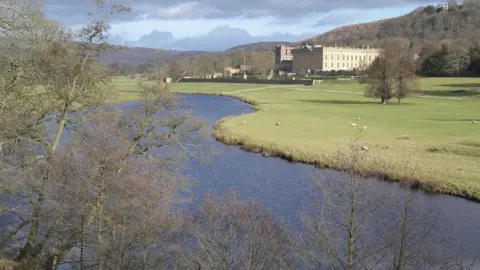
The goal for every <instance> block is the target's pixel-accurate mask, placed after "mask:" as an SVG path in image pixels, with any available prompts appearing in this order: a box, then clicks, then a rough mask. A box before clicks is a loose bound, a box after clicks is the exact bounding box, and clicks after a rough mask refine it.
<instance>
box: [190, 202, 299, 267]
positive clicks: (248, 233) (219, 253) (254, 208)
mask: <svg viewBox="0 0 480 270" xmlns="http://www.w3.org/2000/svg"><path fill="white" fill-rule="evenodd" d="M188 231H189V232H190V233H189V234H190V237H189V238H187V240H188V239H191V240H192V241H193V244H192V245H193V246H191V247H190V248H189V250H188V251H187V254H186V255H185V258H188V259H186V260H185V262H187V263H188V265H187V267H188V268H192V269H193V268H196V269H291V268H292V267H293V266H294V265H293V256H292V253H291V246H292V242H291V239H290V236H289V234H288V232H287V230H286V228H285V227H284V226H283V225H280V224H278V223H277V222H276V221H275V220H274V218H273V217H272V215H271V214H269V213H267V212H266V211H264V210H262V209H261V208H260V207H259V206H258V205H257V204H254V203H244V202H241V201H239V200H238V198H237V195H236V194H235V193H232V194H228V195H225V196H223V197H221V198H218V199H216V198H213V197H212V196H211V195H210V196H208V197H207V199H206V201H205V202H204V203H203V206H202V207H201V210H200V212H199V213H198V215H196V216H195V217H194V218H193V220H192V222H191V224H190V225H189V230H188Z"/></svg>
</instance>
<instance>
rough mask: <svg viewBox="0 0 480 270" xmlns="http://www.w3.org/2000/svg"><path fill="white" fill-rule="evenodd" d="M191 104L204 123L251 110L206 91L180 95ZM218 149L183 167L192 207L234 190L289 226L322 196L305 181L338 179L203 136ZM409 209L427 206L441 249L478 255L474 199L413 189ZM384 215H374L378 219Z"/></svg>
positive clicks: (387, 187) (382, 185) (386, 186)
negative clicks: (436, 223)
mask: <svg viewBox="0 0 480 270" xmlns="http://www.w3.org/2000/svg"><path fill="white" fill-rule="evenodd" d="M182 96H183V97H184V98H185V99H186V101H187V102H188V103H189V104H191V105H192V109H193V111H194V112H195V114H196V115H197V116H199V117H201V118H204V119H206V120H208V122H209V124H210V126H211V125H213V124H214V123H215V122H216V121H218V120H220V119H221V118H223V117H225V116H235V115H240V114H242V113H244V112H253V111H252V109H251V107H250V106H249V105H248V104H246V103H244V102H241V101H238V100H236V99H232V98H228V97H218V96H207V95H194V94H191V95H190V94H187V95H182ZM205 144H208V145H210V146H212V147H214V148H215V149H216V150H218V151H219V153H218V154H217V155H215V156H214V157H213V160H212V161H211V162H209V163H206V164H204V163H201V162H198V161H195V160H193V161H191V162H190V164H189V166H188V168H186V169H185V173H186V174H187V175H190V176H193V177H194V178H196V179H197V180H198V185H197V186H195V187H194V188H193V194H194V196H195V197H194V200H193V202H192V204H191V205H192V206H197V205H198V204H199V203H200V202H201V201H202V199H203V198H204V196H205V194H206V193H213V194H217V195H221V194H223V193H225V192H228V191H232V190H236V191H237V192H238V194H239V197H240V199H242V200H253V201H257V202H259V203H260V205H261V206H262V207H263V208H264V209H266V210H268V211H270V212H272V213H273V214H274V216H275V217H276V218H277V219H278V220H280V221H283V222H286V223H287V224H289V226H290V228H292V229H293V230H296V229H300V227H301V222H300V213H302V212H305V211H309V210H311V209H312V207H313V206H314V205H315V204H318V203H319V202H321V200H322V194H320V193H319V192H317V191H315V190H313V189H312V184H311V181H312V179H313V178H314V177H317V176H318V175H319V173H321V174H322V175H323V176H326V177H330V178H334V179H335V178H338V179H340V178H341V176H342V175H341V174H340V173H339V172H335V171H330V170H321V171H319V170H318V169H316V168H314V167H313V166H310V165H305V164H296V163H290V162H287V161H284V160H282V159H279V158H271V157H269V158H265V157H263V156H262V155H260V154H256V153H248V152H245V151H243V150H241V149H239V148H238V147H235V146H228V145H224V144H223V143H221V142H217V141H215V140H214V139H213V138H210V139H208V140H207V141H205ZM373 185H375V188H374V189H375V190H376V192H374V193H375V194H371V196H372V197H375V196H383V195H392V194H399V193H400V192H402V189H401V188H400V187H399V186H398V184H394V183H387V182H380V181H374V183H373ZM413 194H414V197H415V208H416V209H417V210H425V211H430V209H431V208H432V207H434V209H435V216H436V217H437V218H438V221H440V222H441V225H442V231H441V234H442V236H444V237H445V239H447V240H448V242H445V243H448V244H445V246H443V247H442V249H445V250H451V249H458V248H459V247H460V245H461V246H462V247H463V251H462V252H463V255H466V256H467V257H472V256H476V255H478V254H480V204H478V203H475V202H471V201H468V200H465V199H461V198H457V197H453V196H448V195H432V194H425V193H424V192H421V191H414V192H413ZM381 218H385V217H379V220H380V219H381Z"/></svg>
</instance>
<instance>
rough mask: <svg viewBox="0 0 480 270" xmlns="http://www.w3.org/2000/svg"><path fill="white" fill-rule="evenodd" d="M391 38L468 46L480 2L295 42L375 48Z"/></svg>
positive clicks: (478, 32)
mask: <svg viewBox="0 0 480 270" xmlns="http://www.w3.org/2000/svg"><path fill="white" fill-rule="evenodd" d="M392 37H401V38H407V39H410V40H412V41H413V42H414V44H415V45H419V44H423V43H424V42H425V41H433V42H435V41H444V40H451V41H454V42H457V43H463V44H465V46H468V44H471V42H474V41H478V40H479V38H480V1H479V0H470V1H465V3H464V4H462V5H450V7H449V9H448V11H446V10H442V9H441V8H438V7H436V6H424V7H420V8H417V9H415V10H414V11H412V12H410V13H408V14H406V15H403V16H400V17H395V18H391V19H385V20H380V21H375V22H370V23H362V24H355V25H349V26H344V27H340V28H336V29H334V30H331V31H329V32H326V33H324V34H321V35H317V36H314V37H312V38H309V39H307V40H304V41H302V42H299V43H304V42H308V43H310V44H332V45H333V44H337V45H357V44H365V45H375V44H379V43H380V42H381V41H383V40H386V39H389V38H392Z"/></svg>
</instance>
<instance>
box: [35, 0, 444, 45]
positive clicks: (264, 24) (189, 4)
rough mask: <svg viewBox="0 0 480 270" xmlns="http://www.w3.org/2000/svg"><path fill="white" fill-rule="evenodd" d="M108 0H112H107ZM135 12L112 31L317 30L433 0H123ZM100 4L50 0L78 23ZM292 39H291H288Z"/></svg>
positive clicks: (52, 8)
mask: <svg viewBox="0 0 480 270" xmlns="http://www.w3.org/2000/svg"><path fill="white" fill-rule="evenodd" d="M105 1H108V0H105ZM116 2H117V3H119V4H124V5H127V6H130V7H131V8H132V12H131V13H130V14H128V15H123V16H120V17H118V18H116V19H115V20H113V21H112V29H111V35H112V36H116V38H117V39H118V38H120V37H121V38H122V39H124V40H127V41H135V40H138V39H140V38H142V37H143V36H146V35H149V34H150V33H151V32H152V31H154V30H156V31H159V32H170V33H171V34H172V36H173V38H175V39H183V38H187V37H201V36H205V35H208V34H209V33H210V32H211V31H212V30H213V29H215V28H217V27H222V26H228V27H232V28H239V29H244V30H246V31H247V32H248V33H249V34H250V35H251V36H272V35H274V34H275V33H289V34H291V37H288V38H291V39H295V38H296V36H297V35H298V37H303V36H305V35H316V34H321V33H323V32H326V31H328V30H331V29H333V28H336V27H338V26H342V25H348V24H354V23H360V22H368V21H374V20H378V19H383V18H389V17H395V16H399V15H402V14H405V13H408V12H410V11H412V10H413V9H415V8H417V7H418V6H421V5H428V4H439V3H440V2H441V1H431V0H117V1H116ZM93 7H94V6H93V5H92V4H91V3H89V0H45V6H44V9H43V10H44V12H45V14H46V16H47V18H50V19H55V20H58V21H61V22H62V23H64V24H65V25H67V26H68V27H78V26H80V25H82V23H84V22H85V21H86V20H87V18H88V17H87V15H86V14H87V13H88V12H89V11H90V10H92V8H93ZM285 41H290V40H285Z"/></svg>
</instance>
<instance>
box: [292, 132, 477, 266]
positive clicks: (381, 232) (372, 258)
mask: <svg viewBox="0 0 480 270" xmlns="http://www.w3.org/2000/svg"><path fill="white" fill-rule="evenodd" d="M362 145H363V144H362V143H360V142H359V141H358V138H357V139H355V140H354V141H353V142H352V143H351V151H350V153H348V154H339V155H338V156H336V157H334V162H337V163H336V167H339V168H343V170H342V173H343V174H344V175H346V176H341V177H339V178H335V177H319V178H316V179H314V187H315V188H316V189H317V190H319V191H320V192H321V194H322V200H323V201H322V203H320V204H319V205H318V207H317V209H316V210H314V212H313V213H307V214H305V215H304V216H303V222H304V225H305V228H306V232H305V233H302V234H301V235H300V237H299V240H300V241H299V247H298V255H299V258H300V259H301V261H303V262H305V264H306V265H307V266H308V267H310V268H312V269H319V268H321V269H394V270H400V269H474V268H473V267H475V266H476V262H475V260H469V259H465V257H464V256H462V255H461V254H449V252H448V251H446V250H445V245H446V244H448V243H447V242H446V239H445V238H444V231H443V230H445V228H443V227H442V224H443V223H442V220H440V219H439V216H440V215H439V213H438V210H437V208H436V207H435V205H431V206H428V205H424V204H423V205H422V208H420V207H419V206H420V202H419V201H418V199H417V198H418V197H416V196H414V194H413V191H412V190H411V186H410V185H409V183H404V184H403V186H402V189H401V190H400V192H394V193H387V194H385V193H384V192H382V191H381V190H377V189H376V188H375V186H376V185H375V181H377V180H376V179H362V178H359V177H358V175H364V174H363V170H364V169H363V168H364V166H365V165H367V164H368V163H369V162H372V160H373V162H374V163H371V164H369V166H371V165H372V164H373V165H375V167H376V168H378V169H377V172H378V174H377V175H375V177H380V176H382V175H384V173H385V172H386V169H387V168H386V167H385V166H384V165H383V164H384V163H383V162H382V161H381V160H379V159H377V158H376V157H372V156H370V154H367V152H366V151H360V150H359V149H361V148H362V147H361V146H362ZM405 164H406V165H405V167H404V170H405V173H404V175H403V176H404V177H406V179H411V177H412V176H413V175H414V171H415V168H414V166H413V165H411V164H409V163H408V162H405ZM409 177H410V178H409ZM372 181H374V182H372ZM382 194H385V195H382Z"/></svg>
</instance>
